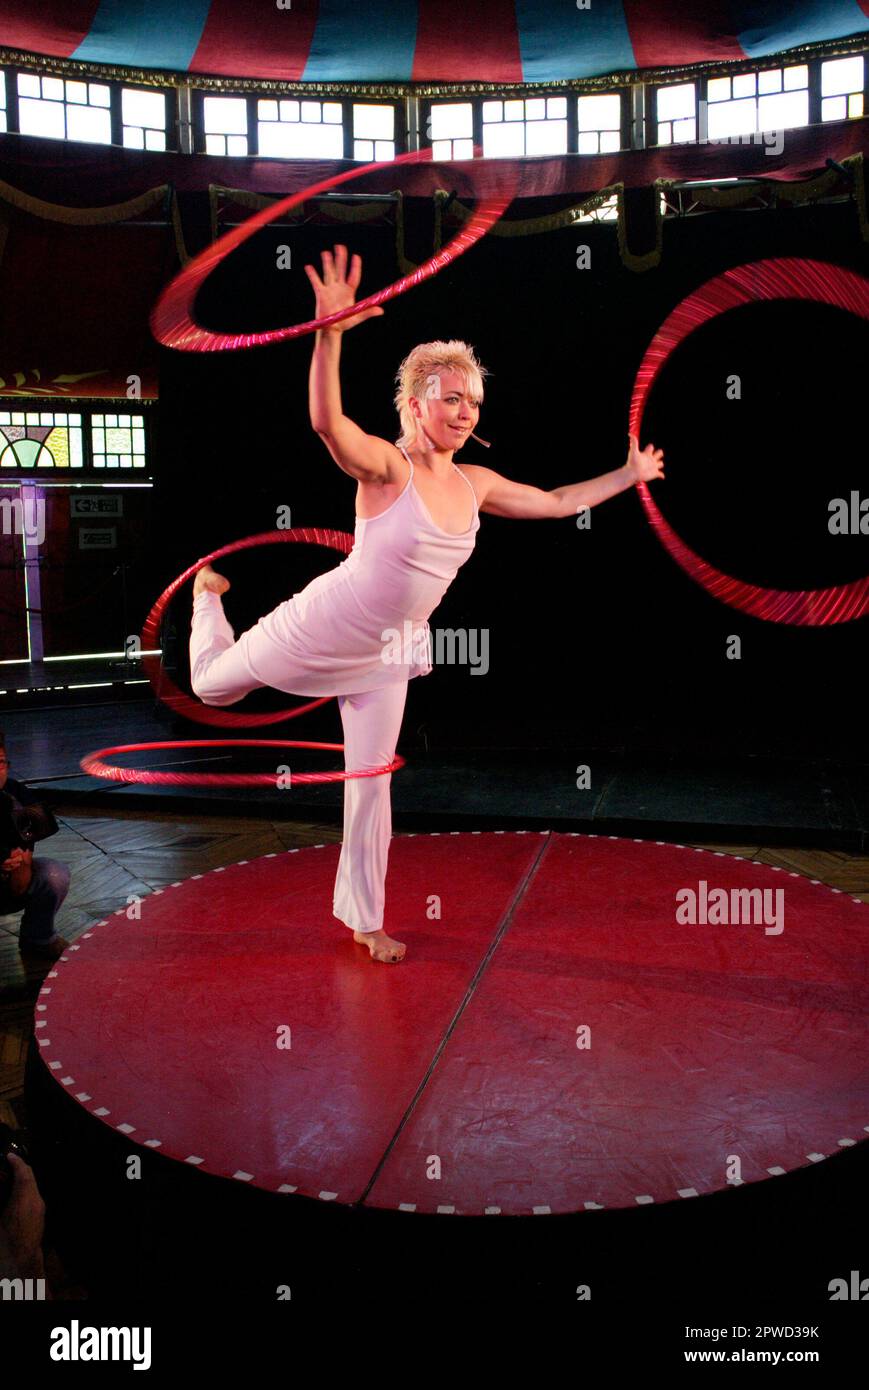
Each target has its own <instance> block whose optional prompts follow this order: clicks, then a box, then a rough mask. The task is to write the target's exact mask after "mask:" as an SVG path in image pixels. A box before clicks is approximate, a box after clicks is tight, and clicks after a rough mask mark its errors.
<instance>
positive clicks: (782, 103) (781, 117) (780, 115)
mask: <svg viewBox="0 0 869 1390" xmlns="http://www.w3.org/2000/svg"><path fill="white" fill-rule="evenodd" d="M758 107H759V110H758V113H757V115H758V125H759V128H760V129H761V130H782V129H783V128H784V127H785V126H798V125H808V123H809V93H808V90H807V89H806V88H803V90H802V91H801V92H780V93H779V94H778V95H777V96H772V97H761V98H760V100H759V101H758Z"/></svg>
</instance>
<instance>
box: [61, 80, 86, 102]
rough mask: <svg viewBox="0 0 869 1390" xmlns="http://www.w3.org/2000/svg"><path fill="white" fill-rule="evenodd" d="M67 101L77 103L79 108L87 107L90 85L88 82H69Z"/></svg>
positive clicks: (67, 85)
mask: <svg viewBox="0 0 869 1390" xmlns="http://www.w3.org/2000/svg"><path fill="white" fill-rule="evenodd" d="M66 99H67V101H73V102H75V103H76V105H78V106H87V101H88V84H87V83H86V82H67V84H66Z"/></svg>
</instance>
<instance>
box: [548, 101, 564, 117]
mask: <svg viewBox="0 0 869 1390" xmlns="http://www.w3.org/2000/svg"><path fill="white" fill-rule="evenodd" d="M546 114H547V116H552V117H553V118H554V119H555V120H564V119H566V117H567V97H547V98H546Z"/></svg>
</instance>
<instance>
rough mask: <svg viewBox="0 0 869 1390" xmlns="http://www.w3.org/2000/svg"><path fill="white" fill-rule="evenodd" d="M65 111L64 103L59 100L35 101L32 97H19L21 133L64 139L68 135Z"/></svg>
mask: <svg viewBox="0 0 869 1390" xmlns="http://www.w3.org/2000/svg"><path fill="white" fill-rule="evenodd" d="M63 112H64V108H63V105H62V103H61V102H59V101H33V100H32V99H31V98H30V97H23V98H19V101H18V124H19V128H20V130H21V134H22V135H47V136H50V137H51V138H52V139H55V140H63V138H64V136H65V135H66V126H65V124H64V119H63Z"/></svg>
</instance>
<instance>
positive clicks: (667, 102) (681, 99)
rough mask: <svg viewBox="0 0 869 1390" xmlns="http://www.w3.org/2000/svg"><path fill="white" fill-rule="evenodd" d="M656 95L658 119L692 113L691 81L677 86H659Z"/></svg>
mask: <svg viewBox="0 0 869 1390" xmlns="http://www.w3.org/2000/svg"><path fill="white" fill-rule="evenodd" d="M656 95H657V100H658V120H659V121H672V120H674V119H675V118H676V117H677V116H693V115H694V83H693V82H683V83H680V85H679V86H678V87H660V88H659V89H658V92H657V94H656Z"/></svg>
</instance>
